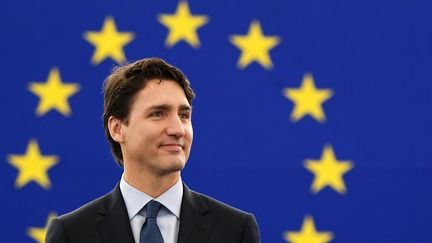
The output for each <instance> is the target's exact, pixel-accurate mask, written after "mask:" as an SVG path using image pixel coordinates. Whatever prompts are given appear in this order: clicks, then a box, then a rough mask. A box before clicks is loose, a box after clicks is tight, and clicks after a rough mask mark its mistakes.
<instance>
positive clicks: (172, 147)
mask: <svg viewBox="0 0 432 243" xmlns="http://www.w3.org/2000/svg"><path fill="white" fill-rule="evenodd" d="M160 147H161V148H164V149H166V150H169V151H182V150H183V146H181V145H180V144H162V145H161V146H160Z"/></svg>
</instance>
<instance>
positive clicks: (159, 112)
mask: <svg viewBox="0 0 432 243" xmlns="http://www.w3.org/2000/svg"><path fill="white" fill-rule="evenodd" d="M150 116H151V117H161V116H163V112H162V111H154V112H152V113H150Z"/></svg>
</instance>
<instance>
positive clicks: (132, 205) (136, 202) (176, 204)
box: [120, 175, 183, 220]
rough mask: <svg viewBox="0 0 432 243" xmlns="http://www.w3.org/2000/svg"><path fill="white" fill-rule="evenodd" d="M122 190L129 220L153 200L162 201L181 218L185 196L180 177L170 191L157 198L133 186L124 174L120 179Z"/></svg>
mask: <svg viewBox="0 0 432 243" xmlns="http://www.w3.org/2000/svg"><path fill="white" fill-rule="evenodd" d="M120 191H121V193H122V196H123V199H124V201H125V204H126V209H127V211H128V216H129V220H132V219H133V217H135V215H137V213H138V212H139V211H140V210H141V209H142V208H143V207H144V206H145V205H146V204H147V203H148V202H150V201H151V200H155V201H158V202H160V203H161V204H162V205H163V206H164V207H165V208H167V209H168V210H169V211H170V212H171V213H172V214H174V215H175V216H176V217H177V219H180V208H181V202H182V198H183V184H182V179H181V178H180V179H179V180H178V181H177V183H176V184H174V186H172V187H171V188H170V189H168V191H166V192H164V193H163V194H162V195H160V196H159V197H157V198H152V197H151V196H149V195H147V194H145V193H144V192H141V191H139V190H138V189H136V188H135V187H133V186H131V185H130V184H129V183H127V182H126V180H125V179H124V175H122V177H121V180H120Z"/></svg>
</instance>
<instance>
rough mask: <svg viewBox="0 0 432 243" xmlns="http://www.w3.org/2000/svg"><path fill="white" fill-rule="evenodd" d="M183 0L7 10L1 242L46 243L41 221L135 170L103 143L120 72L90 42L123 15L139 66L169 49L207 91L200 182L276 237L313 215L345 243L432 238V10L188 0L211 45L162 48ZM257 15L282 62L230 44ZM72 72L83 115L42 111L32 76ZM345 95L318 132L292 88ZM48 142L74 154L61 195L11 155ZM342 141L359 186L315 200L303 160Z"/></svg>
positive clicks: (191, 164) (130, 53)
mask: <svg viewBox="0 0 432 243" xmlns="http://www.w3.org/2000/svg"><path fill="white" fill-rule="evenodd" d="M177 4H178V2H177V1H172V0H169V1H148V0H139V1H138V0H130V1H113V0H106V1H101V0H91V1H83V0H76V1H66V0H58V1H52V0H47V1H30V0H27V1H19V0H18V1H7V2H4V3H3V4H2V10H1V12H2V13H1V15H0V26H1V31H2V34H1V38H0V56H1V57H2V63H1V65H0V73H1V76H0V77H1V78H0V103H1V104H2V116H1V119H0V126H1V130H2V132H1V140H0V158H2V159H1V160H0V161H2V162H1V163H0V196H1V200H0V215H1V216H0V242H34V240H32V239H31V238H30V237H29V236H28V235H27V230H28V228H30V227H44V225H45V222H46V219H47V216H48V214H49V212H52V211H55V212H57V213H58V214H63V213H66V212H69V211H71V210H73V209H75V208H77V207H78V206H80V205H82V204H84V203H86V202H88V201H90V200H92V199H94V198H96V197H99V196H101V195H103V194H105V193H107V192H108V191H110V190H111V189H112V188H113V187H114V186H115V184H116V183H117V182H118V181H119V179H120V176H121V173H122V170H121V169H120V168H119V167H118V166H117V165H116V163H115V162H114V161H113V159H112V156H111V154H110V150H109V146H108V143H107V142H106V139H105V137H104V133H103V124H102V120H101V116H102V93H101V90H102V88H101V87H102V82H103V80H104V78H105V77H106V76H107V75H108V74H109V73H110V70H111V69H112V68H113V67H114V66H115V65H117V64H116V63H115V62H114V61H113V60H111V59H106V60H104V61H103V62H101V63H100V64H98V65H93V64H92V63H91V57H92V55H93V52H94V47H93V46H92V45H91V44H90V43H88V42H87V41H86V40H85V39H84V38H83V34H84V32H86V31H100V29H101V27H102V24H103V21H104V19H105V17H106V16H112V17H113V18H114V20H115V22H116V24H117V29H118V31H121V32H125V31H132V32H134V33H135V39H134V40H133V41H132V42H130V43H129V44H128V45H126V46H125V48H124V51H125V54H126V57H127V59H128V61H133V60H137V59H141V58H143V57H150V56H160V57H162V58H164V59H166V60H167V61H168V62H170V63H172V64H174V65H176V66H178V67H179V68H180V69H182V70H183V71H184V72H185V73H186V74H187V76H188V78H189V79H190V80H191V83H192V87H193V88H194V89H195V92H196V93H197V99H196V100H195V102H194V114H193V126H194V135H195V136H194V144H193V148H192V155H191V158H190V159H189V161H188V164H187V167H186V169H185V171H184V172H183V174H182V177H183V180H184V181H185V182H186V183H187V184H188V185H189V187H190V188H192V189H194V190H197V191H200V192H202V193H205V194H207V195H210V196H213V197H215V198H217V199H219V200H221V201H224V202H226V203H228V204H231V205H233V206H236V207H239V208H241V209H243V210H246V211H249V212H252V213H254V214H255V216H256V218H257V221H258V223H259V226H260V229H261V234H262V241H263V242H264V243H270V242H286V241H285V240H284V239H283V237H282V235H283V233H284V232H285V231H299V229H300V228H301V226H302V222H303V219H304V217H305V216H306V215H310V216H312V217H313V218H314V221H315V225H316V227H317V230H318V231H331V232H333V234H334V236H335V237H334V239H333V241H332V242H350V243H356V242H359V243H365V242H367V243H369V242H377V243H382V242H416V243H428V242H432V236H431V233H430V232H431V230H432V227H431V216H432V206H431V205H432V161H431V160H432V156H431V142H430V141H431V135H432V129H431V122H432V98H431V94H432V27H431V24H432V15H431V10H432V3H431V2H430V1H426V0H418V1H415V0H412V1H408V0H393V1H383V0H378V1H372V0H364V1H339V0H326V1H322V0H321V1H312V0H304V1H295V0H280V1H276V0H275V1H257V0H253V1H245V0H240V1H226V0H224V1H197V0H191V1H189V6H190V9H191V12H192V14H194V15H197V14H198V15H207V16H208V17H209V20H210V21H209V22H208V23H207V24H206V25H204V26H203V27H201V28H199V30H198V35H199V38H200V41H201V44H202V45H201V47H200V48H198V49H195V48H193V47H191V46H190V45H189V44H188V43H186V42H179V43H177V44H176V45H174V46H173V47H172V48H167V47H166V46H165V45H164V42H165V39H166V36H167V33H168V29H167V28H166V27H164V26H163V25H161V24H160V23H159V22H158V21H157V16H158V15H159V14H162V13H165V14H173V13H174V12H175V9H176V7H177ZM252 20H259V21H260V23H261V26H262V29H263V32H264V34H265V35H266V36H269V35H270V36H279V37H280V39H281V43H280V44H279V45H278V46H276V47H275V48H273V49H272V50H271V51H270V55H271V59H272V61H273V64H274V67H273V69H271V70H267V69H265V68H263V67H262V66H260V65H259V64H257V63H256V62H255V63H252V64H251V65H249V66H247V67H246V68H244V69H240V68H238V67H237V61H238V58H239V55H240V50H239V49H238V48H237V47H235V46H234V45H232V44H231V43H230V42H229V37H230V36H231V35H245V34H246V33H247V31H248V29H249V25H250V22H251V21H252ZM52 67H58V68H59V70H60V74H61V78H62V80H63V81H64V82H66V83H79V85H80V88H81V89H80V91H79V92H78V93H76V94H75V95H73V96H71V97H70V99H69V104H70V107H71V109H72V115H71V116H70V117H64V116H63V115H61V114H60V113H59V112H57V111H55V110H52V111H50V112H48V113H47V114H46V115H44V116H42V117H37V116H36V115H35V110H36V107H37V104H38V102H39V98H38V97H37V96H35V95H34V94H32V93H31V92H30V91H28V89H27V86H28V84H29V83H30V82H44V81H45V80H46V79H47V76H48V73H49V70H50V69H51V68H52ZM307 72H310V73H312V74H313V76H314V79H315V84H316V86H317V87H318V88H321V89H323V88H328V89H332V90H333V91H334V96H333V97H332V98H330V99H329V100H328V101H326V102H325V103H324V104H323V109H324V112H325V114H326V117H327V121H326V122H325V123H319V122H317V121H316V120H314V119H313V118H312V117H310V116H307V117H304V118H303V119H301V120H299V121H298V122H293V121H292V120H290V115H291V112H292V110H293V108H294V104H293V103H292V102H291V101H290V100H288V99H286V98H285V97H284V96H283V89H284V88H287V87H289V88H297V87H299V86H300V84H301V81H302V77H303V75H304V74H305V73H307ZM32 138H34V139H36V140H37V141H38V143H39V146H40V149H41V153H42V154H44V155H57V156H58V157H59V158H60V161H59V163H58V164H57V165H55V166H54V167H52V168H51V169H50V170H49V172H48V173H49V178H50V180H51V183H52V187H51V188H50V189H49V190H45V189H43V188H42V187H40V186H39V185H38V184H36V183H33V182H32V183H29V184H27V185H26V186H24V187H23V188H21V189H19V188H16V187H15V186H14V183H15V179H16V177H17V175H18V171H17V170H16V169H15V168H14V167H12V166H11V165H10V164H9V163H8V161H7V157H8V155H10V154H24V152H25V150H26V148H27V144H28V141H29V140H30V139H32ZM325 144H331V145H332V146H333V148H334V151H335V154H336V157H337V158H338V159H339V160H350V161H352V162H353V164H354V168H353V169H352V170H351V171H349V172H348V173H346V174H345V175H344V177H343V178H344V181H345V184H346V186H347V190H348V191H347V193H346V194H345V195H341V194H339V193H337V192H336V191H334V190H333V189H332V188H330V187H327V188H325V189H323V190H322V191H320V192H318V193H316V194H314V193H312V192H311V190H310V186H311V183H312V181H313V179H314V176H313V174H312V173H310V172H309V171H307V170H306V169H305V168H304V167H303V161H304V160H306V159H319V158H320V157H321V153H322V149H323V147H324V145H325Z"/></svg>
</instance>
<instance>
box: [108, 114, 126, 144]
mask: <svg viewBox="0 0 432 243" xmlns="http://www.w3.org/2000/svg"><path fill="white" fill-rule="evenodd" d="M122 126H123V122H122V121H121V120H120V119H118V118H115V117H113V116H110V118H109V119H108V130H109V132H110V135H111V138H112V139H113V140H114V141H116V142H117V143H122V142H123V133H122Z"/></svg>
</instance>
